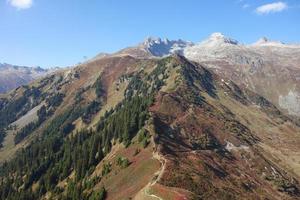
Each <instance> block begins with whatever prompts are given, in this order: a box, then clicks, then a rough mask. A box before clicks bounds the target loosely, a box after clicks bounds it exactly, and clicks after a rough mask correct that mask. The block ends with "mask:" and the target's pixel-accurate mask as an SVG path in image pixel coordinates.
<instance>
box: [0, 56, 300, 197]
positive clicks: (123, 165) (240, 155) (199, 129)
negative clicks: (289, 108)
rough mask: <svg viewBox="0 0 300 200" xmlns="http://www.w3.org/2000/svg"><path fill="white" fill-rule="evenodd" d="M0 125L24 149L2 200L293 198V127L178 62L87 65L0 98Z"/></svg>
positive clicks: (298, 138)
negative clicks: (0, 118)
mask: <svg viewBox="0 0 300 200" xmlns="http://www.w3.org/2000/svg"><path fill="white" fill-rule="evenodd" d="M20 108H22V109H20ZM7 113H11V114H10V115H9V117H5V116H7ZM33 113H35V115H34V114H33ZM0 116H1V117H2V118H3V119H5V120H1V121H0V122H1V123H0V125H1V129H2V130H3V131H5V132H6V135H5V139H6V138H8V137H12V138H13V140H12V141H14V143H15V144H11V145H12V146H13V147H14V151H17V150H18V149H20V148H22V147H25V148H23V149H22V150H20V151H19V152H18V153H16V154H15V155H14V156H13V157H10V158H8V160H7V162H6V163H4V164H3V165H2V167H1V170H0V195H1V198H2V199H104V198H107V199H126V198H127V199H128V198H135V199H241V198H245V199H299V198H300V194H299V183H298V181H299V177H300V171H299V161H300V157H299V152H300V149H299V148H300V147H299V145H298V144H299V142H300V134H299V133H300V128H299V126H298V125H297V124H296V123H295V122H293V121H292V120H290V119H289V118H288V117H286V116H285V115H283V114H282V113H281V112H280V111H279V110H278V109H277V108H276V107H275V106H274V105H273V104H271V103H270V102H269V101H267V100H266V99H265V98H263V97H261V96H259V95H257V94H256V93H253V92H251V91H249V90H248V89H246V88H243V87H238V86H237V85H236V84H234V83H233V82H232V81H230V80H228V79H225V78H220V77H219V76H218V75H216V74H214V73H213V72H211V71H209V70H207V69H206V68H204V67H202V66H201V65H199V64H197V63H193V62H190V61H188V60H187V59H185V58H184V57H182V56H171V57H165V58H163V59H158V58H155V59H137V58H135V57H131V56H120V55H116V56H109V57H103V58H101V59H96V60H94V61H90V62H88V63H85V64H82V65H80V66H78V67H76V68H74V69H69V70H64V71H60V72H57V73H55V74H53V75H51V76H48V77H46V78H44V79H41V80H39V81H36V82H34V83H32V84H31V85H29V86H27V87H21V88H18V89H17V90H14V91H12V92H11V93H10V94H8V95H5V96H3V97H2V98H1V101H0ZM28 118H30V119H31V120H29V119H28ZM30 122H31V123H30ZM30 124H31V125H30ZM14 125H16V126H14ZM24 127H26V128H24ZM16 138H17V139H16ZM5 141H7V140H5ZM3 144H4V147H3V148H2V149H4V150H6V146H5V145H6V144H7V143H5V142H4V143H3ZM8 151H10V152H11V150H8ZM2 153H3V152H0V154H2ZM287 154H288V155H289V156H286V155H287ZM10 155H13V153H12V154H10ZM5 159H7V157H6V158H5Z"/></svg>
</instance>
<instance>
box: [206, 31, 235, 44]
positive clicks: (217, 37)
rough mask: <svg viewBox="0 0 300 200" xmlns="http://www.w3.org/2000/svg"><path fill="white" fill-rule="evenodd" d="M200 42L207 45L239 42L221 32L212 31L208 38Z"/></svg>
mask: <svg viewBox="0 0 300 200" xmlns="http://www.w3.org/2000/svg"><path fill="white" fill-rule="evenodd" d="M201 44H203V45H207V46H215V45H220V44H232V45H237V44H239V42H238V41H237V40H234V39H232V38H229V37H226V36H225V35H223V34H222V33H218V32H217V33H213V34H211V35H210V36H209V38H208V39H206V40H204V41H203V42H202V43H201Z"/></svg>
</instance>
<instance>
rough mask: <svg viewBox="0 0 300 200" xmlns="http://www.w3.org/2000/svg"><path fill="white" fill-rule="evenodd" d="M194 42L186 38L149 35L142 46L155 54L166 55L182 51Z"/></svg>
mask: <svg viewBox="0 0 300 200" xmlns="http://www.w3.org/2000/svg"><path fill="white" fill-rule="evenodd" d="M192 45H193V43H192V42H188V41H184V40H181V39H179V40H169V39H167V38H165V39H161V38H159V37H147V38H146V39H145V40H144V42H143V43H142V46H143V47H144V48H145V49H146V50H147V51H149V52H150V53H151V54H152V55H153V56H166V55H170V54H174V53H182V51H183V49H184V48H186V47H188V46H192Z"/></svg>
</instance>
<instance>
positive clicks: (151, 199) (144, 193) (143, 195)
mask: <svg viewBox="0 0 300 200" xmlns="http://www.w3.org/2000/svg"><path fill="white" fill-rule="evenodd" d="M152 158H153V159H156V160H158V161H159V162H160V163H161V168H160V169H159V170H158V171H157V172H156V173H155V174H154V177H155V179H153V180H152V181H150V182H149V183H148V184H147V185H146V186H145V187H144V188H143V189H142V190H141V191H140V192H139V193H138V194H137V195H136V196H135V197H134V199H135V200H141V199H143V200H157V199H159V200H163V199H162V198H161V197H159V196H157V195H154V194H151V193H150V190H151V187H152V186H153V185H155V184H156V183H157V182H158V181H159V180H160V179H161V177H162V176H163V173H164V171H165V168H166V159H165V158H164V157H162V156H161V155H159V153H158V152H153V154H152Z"/></svg>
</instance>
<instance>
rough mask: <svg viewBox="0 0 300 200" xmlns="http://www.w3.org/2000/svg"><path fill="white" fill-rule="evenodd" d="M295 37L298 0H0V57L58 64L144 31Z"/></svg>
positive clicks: (299, 25)
mask: <svg viewBox="0 0 300 200" xmlns="http://www.w3.org/2000/svg"><path fill="white" fill-rule="evenodd" d="M213 32H221V33H223V34H224V35H226V36H229V37H231V38H234V39H236V40H238V41H240V42H242V43H246V44H248V43H253V42H255V41H256V40H258V39H259V38H261V37H263V36H265V37H268V38H270V39H272V40H278V41H283V42H286V43H300V1H299V0H286V1H276V0H275V1H272V0H151V1H150V0H0V63H3V62H5V63H10V64H15V65H23V66H41V67H44V68H48V67H56V66H60V67H65V66H71V65H74V64H77V63H79V62H83V61H84V60H85V59H89V58H92V57H93V56H95V55H97V54H98V53H101V52H107V53H111V52H115V51H117V50H119V49H122V48H124V47H128V46H133V45H135V44H137V43H140V42H142V41H143V40H144V39H145V38H146V37H148V36H155V37H161V38H169V39H179V38H181V39H184V40H189V41H192V42H200V41H201V40H204V39H205V38H207V37H208V36H209V35H210V34H211V33H213Z"/></svg>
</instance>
